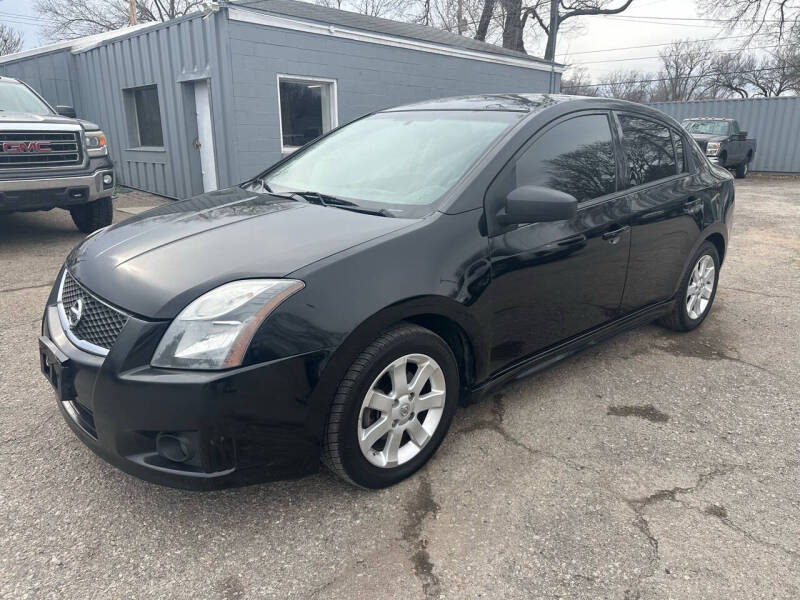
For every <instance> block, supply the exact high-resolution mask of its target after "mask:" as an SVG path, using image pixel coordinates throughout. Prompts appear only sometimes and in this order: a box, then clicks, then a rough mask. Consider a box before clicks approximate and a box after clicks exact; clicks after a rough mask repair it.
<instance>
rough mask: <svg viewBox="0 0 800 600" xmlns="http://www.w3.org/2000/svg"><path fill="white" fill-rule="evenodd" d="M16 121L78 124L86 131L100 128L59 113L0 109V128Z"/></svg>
mask: <svg viewBox="0 0 800 600" xmlns="http://www.w3.org/2000/svg"><path fill="white" fill-rule="evenodd" d="M18 123H43V124H45V125H56V126H58V125H72V126H75V125H78V124H80V125H81V126H82V127H83V128H84V129H85V130H86V131H93V130H96V129H100V127H99V126H98V125H97V124H96V123H92V122H91V121H84V120H83V119H70V118H69V117H62V116H61V115H34V114H31V113H21V112H6V111H0V129H6V128H8V127H9V126H11V125H16V124H18Z"/></svg>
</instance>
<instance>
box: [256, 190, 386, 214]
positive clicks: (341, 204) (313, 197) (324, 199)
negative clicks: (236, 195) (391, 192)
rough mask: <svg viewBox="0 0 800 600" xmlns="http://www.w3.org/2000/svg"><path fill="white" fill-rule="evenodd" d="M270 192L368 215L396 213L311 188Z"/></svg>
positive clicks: (279, 195)
mask: <svg viewBox="0 0 800 600" xmlns="http://www.w3.org/2000/svg"><path fill="white" fill-rule="evenodd" d="M262 185H263V186H264V188H265V189H268V186H267V185H266V183H262ZM269 193H270V194H271V195H273V196H278V197H280V198H291V199H294V200H296V199H297V198H298V197H299V198H302V199H303V200H305V201H306V202H308V203H310V204H318V205H319V206H332V207H333V208H341V209H342V210H351V211H353V212H360V213H364V214H366V215H376V216H379V217H394V215H393V214H392V213H391V212H389V211H388V210H386V209H385V208H366V207H364V206H359V205H358V204H356V203H355V202H351V201H350V200H343V199H342V198H337V197H335V196H328V195H327V194H320V193H319V192H314V191H310V190H309V191H303V192H296V191H292V192H281V193H278V192H272V191H270V192H269Z"/></svg>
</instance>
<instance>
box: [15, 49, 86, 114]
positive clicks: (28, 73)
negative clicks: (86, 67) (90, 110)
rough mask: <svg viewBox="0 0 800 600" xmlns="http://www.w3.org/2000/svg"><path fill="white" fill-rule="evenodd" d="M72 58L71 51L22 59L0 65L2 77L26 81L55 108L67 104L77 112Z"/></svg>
mask: <svg viewBox="0 0 800 600" xmlns="http://www.w3.org/2000/svg"><path fill="white" fill-rule="evenodd" d="M70 58H71V55H70V52H69V50H61V51H59V52H53V53H51V54H41V55H39V56H32V57H30V58H22V59H20V60H18V61H15V62H10V63H5V64H0V75H6V76H8V77H14V78H15V79H20V80H22V81H24V82H25V83H27V84H28V85H30V86H31V87H32V88H33V89H35V90H36V91H37V92H39V93H40V94H41V95H42V96H43V97H44V99H45V100H47V101H48V102H49V103H50V104H52V105H53V106H55V105H56V104H66V105H69V106H74V107H75V109H76V110H77V109H78V108H79V107H78V103H77V102H76V101H75V98H74V96H73V93H72V84H71V82H70V72H71V70H70V68H69V64H70V62H71V61H70Z"/></svg>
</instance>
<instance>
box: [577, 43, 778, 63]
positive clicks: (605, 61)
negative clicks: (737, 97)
mask: <svg viewBox="0 0 800 600" xmlns="http://www.w3.org/2000/svg"><path fill="white" fill-rule="evenodd" d="M781 45H782V44H770V45H769V46H755V47H753V48H748V50H766V49H767V48H777V47H779V46H781ZM736 52H741V50H739V49H734V50H709V51H708V53H709V54H734V53H736ZM651 58H661V55H660V54H657V55H655V56H634V57H631V58H607V59H605V60H589V61H583V62H581V63H580V64H581V65H595V64H599V63H607V62H626V61H631V60H648V59H651Z"/></svg>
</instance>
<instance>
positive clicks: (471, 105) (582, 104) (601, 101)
mask: <svg viewBox="0 0 800 600" xmlns="http://www.w3.org/2000/svg"><path fill="white" fill-rule="evenodd" d="M554 107H561V111H560V112H572V111H578V110H592V109H595V110H597V109H600V110H617V111H634V112H638V113H642V114H645V115H649V116H651V117H654V118H658V119H661V120H664V121H668V122H673V119H672V118H671V117H669V116H667V115H665V114H664V113H663V112H661V111H660V110H657V109H655V108H652V107H650V106H646V105H644V104H638V103H636V102H629V101H627V100H618V99H616V98H598V97H595V96H572V95H566V94H527V93H521V94H518V93H511V94H476V95H472V96H454V97H451V98H437V99H434V100H424V101H422V102H415V103H412V104H404V105H401V106H395V107H392V108H387V109H385V110H384V111H381V112H397V111H423V110H468V111H506V112H523V113H528V114H531V115H533V114H538V113H541V112H543V111H544V110H547V109H549V108H554Z"/></svg>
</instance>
